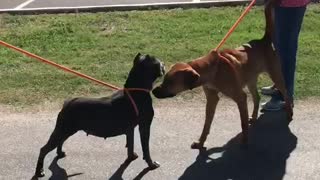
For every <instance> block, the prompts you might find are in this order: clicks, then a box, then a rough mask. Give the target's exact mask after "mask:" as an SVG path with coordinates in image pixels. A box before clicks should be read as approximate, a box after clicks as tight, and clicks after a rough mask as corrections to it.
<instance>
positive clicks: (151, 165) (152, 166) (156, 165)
mask: <svg viewBox="0 0 320 180" xmlns="http://www.w3.org/2000/svg"><path fill="white" fill-rule="evenodd" d="M148 166H149V168H150V170H154V169H157V168H158V167H160V163H158V162H157V161H153V162H149V163H148Z"/></svg>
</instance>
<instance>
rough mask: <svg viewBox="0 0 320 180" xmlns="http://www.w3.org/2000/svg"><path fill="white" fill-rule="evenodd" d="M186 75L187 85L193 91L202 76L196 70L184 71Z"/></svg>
mask: <svg viewBox="0 0 320 180" xmlns="http://www.w3.org/2000/svg"><path fill="white" fill-rule="evenodd" d="M184 73H185V74H186V75H185V79H184V81H185V84H186V85H187V86H188V87H189V89H190V90H191V89H193V88H195V87H197V81H198V80H199V78H200V75H199V74H198V73H197V72H196V71H195V70H194V69H189V68H188V69H186V70H184Z"/></svg>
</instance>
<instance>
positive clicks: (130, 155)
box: [126, 127, 138, 163]
mask: <svg viewBox="0 0 320 180" xmlns="http://www.w3.org/2000/svg"><path fill="white" fill-rule="evenodd" d="M126 135H127V145H126V147H127V151H128V158H127V160H126V162H127V163H130V162H131V161H134V160H135V159H137V158H138V155H137V154H136V153H135V152H134V150H133V149H134V127H132V128H130V129H129V131H128V132H127V134H126Z"/></svg>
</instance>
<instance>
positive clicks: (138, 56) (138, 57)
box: [133, 53, 141, 65]
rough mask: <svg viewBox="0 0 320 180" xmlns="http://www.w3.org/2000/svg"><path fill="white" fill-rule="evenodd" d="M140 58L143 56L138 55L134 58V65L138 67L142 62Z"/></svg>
mask: <svg viewBox="0 0 320 180" xmlns="http://www.w3.org/2000/svg"><path fill="white" fill-rule="evenodd" d="M140 56H141V54H140V53H138V54H137V55H136V57H135V58H134V61H133V65H136V64H138V63H139V61H140Z"/></svg>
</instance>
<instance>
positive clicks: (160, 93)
mask: <svg viewBox="0 0 320 180" xmlns="http://www.w3.org/2000/svg"><path fill="white" fill-rule="evenodd" d="M152 94H153V95H154V96H155V97H156V98H159V99H163V98H169V97H174V96H175V95H174V94H170V93H166V92H165V91H163V89H162V88H161V86H159V87H156V88H155V89H154V90H152Z"/></svg>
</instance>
